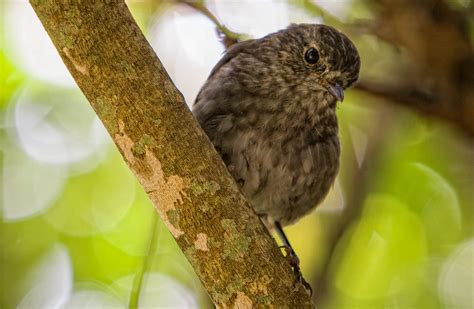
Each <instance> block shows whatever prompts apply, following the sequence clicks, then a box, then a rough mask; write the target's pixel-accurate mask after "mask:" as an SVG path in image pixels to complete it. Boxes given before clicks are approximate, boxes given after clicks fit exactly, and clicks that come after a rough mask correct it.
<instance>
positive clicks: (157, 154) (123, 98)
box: [30, 0, 312, 308]
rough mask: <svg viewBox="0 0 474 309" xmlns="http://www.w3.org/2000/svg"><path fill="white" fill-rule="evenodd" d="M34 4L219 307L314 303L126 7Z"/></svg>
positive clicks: (100, 3) (37, 1)
mask: <svg viewBox="0 0 474 309" xmlns="http://www.w3.org/2000/svg"><path fill="white" fill-rule="evenodd" d="M30 2H31V5H32V6H33V8H34V10H35V11H36V14H37V15H38V17H39V18H40V20H41V22H42V23H43V25H44V27H45V29H46V31H47V32H48V34H49V36H50V37H51V39H52V41H53V43H54V45H55V46H56V49H57V50H58V52H59V54H60V56H61V57H62V59H63V61H64V63H65V64H66V66H67V68H68V69H69V71H70V72H71V74H72V76H73V77H74V79H75V80H76V82H77V84H78V85H79V87H80V88H81V90H82V92H83V93H84V94H85V96H86V97H87V99H88V100H89V102H90V103H91V105H92V107H93V108H94V110H95V111H96V113H97V115H98V116H99V118H100V119H101V120H102V122H103V123H104V125H105V127H106V128H107V130H108V132H109V133H110V135H111V137H112V138H113V140H114V142H115V144H116V145H117V147H118V149H119V150H120V152H121V154H122V156H123V158H124V160H125V161H126V162H127V164H128V165H129V167H130V168H131V170H132V171H133V172H134V173H135V175H136V176H137V178H138V180H139V181H140V183H141V185H142V186H143V187H144V189H145V191H146V192H147V194H148V196H149V198H150V199H151V201H152V202H153V204H154V205H155V208H156V210H157V211H158V213H159V214H160V216H161V218H162V220H163V221H164V222H165V224H166V226H167V227H168V229H169V230H170V232H171V234H172V235H173V236H174V238H175V239H176V241H177V243H178V245H179V246H180V248H181V250H182V251H183V252H184V254H185V255H186V257H187V258H188V260H189V261H190V263H191V265H192V266H193V268H194V269H195V271H196V273H197V275H198V276H199V278H200V280H201V282H202V283H203V285H204V287H205V288H206V290H207V291H208V292H209V295H210V297H211V299H212V300H213V302H214V303H215V304H216V305H217V306H219V307H227V306H234V307H238V308H249V307H250V306H252V305H254V306H270V305H277V306H278V307H289V308H300V307H308V306H311V305H312V304H311V300H310V297H309V295H308V294H307V292H306V291H305V289H304V287H303V286H302V285H301V284H297V285H296V286H295V285H294V276H293V272H292V270H291V267H290V266H289V264H288V263H287V262H286V260H285V259H284V257H283V256H282V254H281V252H280V250H279V248H278V247H277V245H276V243H275V241H274V240H273V239H272V238H271V236H270V235H269V233H268V232H267V230H266V229H265V227H264V226H263V224H262V223H261V221H260V220H259V218H258V217H257V216H256V214H255V213H254V212H253V210H252V209H251V208H250V207H249V205H248V203H247V202H246V201H245V199H244V198H243V196H242V195H241V194H240V191H239V189H238V187H237V185H236V184H235V182H234V181H233V179H232V178H231V176H230V174H229V173H228V171H227V169H226V167H225V165H224V164H223V162H222V160H221V159H220V157H219V155H218V154H217V152H216V151H215V150H214V148H213V147H212V145H211V144H210V142H209V140H208V139H207V137H206V135H205V134H204V133H203V131H202V130H201V128H200V127H199V125H198V123H197V122H196V121H195V119H194V117H193V116H192V114H191V113H190V112H189V110H188V108H187V106H186V104H185V102H184V99H183V96H182V95H181V94H180V93H179V91H178V90H177V89H176V88H175V86H174V85H173V83H172V82H171V81H170V78H169V76H168V74H167V73H166V71H165V69H164V68H163V66H162V64H161V63H160V61H159V59H158V58H157V57H156V55H155V53H154V51H153V49H152V48H151V46H150V45H149V44H148V42H147V41H146V39H145V37H144V36H143V34H142V32H141V31H140V29H139V28H138V26H137V24H136V23H135V21H134V20H133V17H132V16H131V14H130V12H129V10H128V8H127V6H126V5H125V3H124V2H123V1H108V2H103V1H91V2H87V4H86V3H79V2H74V1H72V2H66V1H40V0H31V1H30Z"/></svg>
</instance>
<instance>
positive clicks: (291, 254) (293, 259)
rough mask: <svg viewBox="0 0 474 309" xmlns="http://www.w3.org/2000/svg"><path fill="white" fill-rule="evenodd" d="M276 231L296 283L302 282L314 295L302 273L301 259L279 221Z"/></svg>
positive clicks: (276, 224)
mask: <svg viewBox="0 0 474 309" xmlns="http://www.w3.org/2000/svg"><path fill="white" fill-rule="evenodd" d="M275 229H276V231H277V233H278V236H279V237H280V239H281V241H282V242H283V246H281V247H280V248H283V249H285V253H286V256H285V258H286V260H287V261H288V263H290V265H291V267H292V268H293V272H294V274H295V283H296V282H300V283H301V284H303V286H304V287H305V288H306V289H307V290H309V292H310V294H313V289H312V288H311V286H310V285H309V283H308V282H306V280H304V278H303V274H302V273H301V269H300V259H299V258H298V256H297V255H296V252H295V250H293V247H291V244H290V241H289V240H288V238H287V237H286V235H285V232H284V231H283V228H282V227H281V224H280V222H278V221H276V222H275Z"/></svg>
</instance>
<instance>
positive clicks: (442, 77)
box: [0, 0, 474, 308]
mask: <svg viewBox="0 0 474 309" xmlns="http://www.w3.org/2000/svg"><path fill="white" fill-rule="evenodd" d="M127 4H128V5H129V7H130V9H131V11H132V14H133V15H134V17H135V19H136V20H137V22H138V23H139V24H140V27H141V28H142V30H143V32H144V33H145V34H146V36H147V38H148V40H149V41H150V43H151V44H152V45H153V47H154V49H155V51H156V53H157V55H158V56H159V58H160V59H161V61H162V62H163V64H164V66H165V68H166V69H167V70H168V72H169V74H170V75H171V78H172V79H173V81H174V82H175V84H176V86H177V87H178V88H179V89H180V90H181V91H182V93H183V94H184V96H185V98H186V101H187V102H188V104H189V105H191V104H192V102H193V101H194V98H195V96H196V94H197V92H198V90H199V89H200V87H201V85H202V84H203V83H204V81H205V79H206V78H207V75H208V74H209V72H210V70H211V68H212V67H213V65H214V64H215V63H216V62H217V61H218V60H219V58H220V57H221V56H222V53H223V51H224V50H225V47H224V45H223V44H222V42H221V41H222V35H219V34H218V32H217V31H216V25H215V23H214V22H213V21H211V19H209V18H208V17H206V16H205V14H203V11H204V10H203V8H208V9H209V11H210V13H211V14H212V15H213V16H215V17H217V19H218V20H219V21H220V22H221V23H222V24H223V25H225V26H226V27H227V28H228V29H230V30H232V31H234V32H236V33H241V34H245V35H246V36H248V37H261V36H263V35H266V34H268V33H270V32H273V31H276V30H279V29H282V28H284V27H286V26H287V25H289V24H290V23H302V22H305V23H321V22H324V23H328V24H331V25H333V26H335V27H337V28H338V29H341V30H342V31H344V32H345V33H346V34H347V35H348V36H350V38H351V39H352V40H353V41H354V42H355V44H356V45H357V47H358V49H359V52H360V54H361V59H362V69H361V83H360V84H359V85H358V86H357V87H356V88H355V89H353V90H349V91H347V92H346V99H345V100H344V103H342V104H340V105H339V107H338V115H339V120H340V136H341V140H342V157H341V159H342V165H341V169H340V173H339V176H338V179H337V181H336V183H335V185H334V186H333V188H332V190H331V192H330V194H329V195H328V197H327V198H326V200H325V201H324V203H323V204H322V205H321V206H320V207H319V208H318V209H317V210H316V211H314V212H313V213H312V214H311V215H309V216H307V217H305V218H304V219H302V220H301V221H300V222H298V223H297V224H296V225H294V226H291V227H288V228H287V233H288V236H289V238H290V240H291V242H292V243H293V246H294V248H295V251H296V252H297V253H298V255H299V257H300V260H301V265H302V270H303V274H304V276H305V278H306V280H307V281H308V282H310V283H311V284H312V286H313V290H314V291H315V293H314V298H315V300H316V302H317V304H318V307H319V308H474V237H473V235H474V213H473V212H474V207H473V206H474V190H473V189H474V143H473V139H472V136H473V133H474V132H473V130H472V126H471V127H470V128H469V121H470V120H472V122H473V123H474V119H469V118H468V117H470V114H469V113H468V112H469V108H467V109H466V110H467V112H466V113H467V114H466V113H464V112H461V113H460V114H461V117H465V118H466V119H467V120H468V121H467V122H466V119H464V120H459V119H460V118H459V119H458V118H456V117H455V116H452V115H451V116H450V113H451V112H453V111H458V110H461V111H463V109H462V108H464V107H465V106H472V104H473V101H474V95H473V93H472V91H473V83H472V81H473V80H474V79H473V78H472V74H473V71H471V68H473V67H472V64H473V63H474V60H473V58H472V42H473V33H474V31H473V30H474V17H473V15H474V14H472V13H473V4H472V2H471V0H446V1H441V0H439V1H438V0H420V1H408V0H400V1H383V0H380V1H373V0H338V1H333V0H318V1H316V0H314V1H310V0H307V1H303V0H295V1H292V0H288V1H284V0H274V1H271V0H268V1H264V0H257V1H256V0H241V1H236V0H235V1H233V0H227V1H226V0H222V1H217V0H215V1H211V0H209V1H205V2H193V3H192V4H193V5H187V4H185V3H177V2H172V1H156V0H154V1H152V0H141V1H138V0H135V1H128V2H127ZM0 12H1V17H0V18H1V23H0V33H1V37H0V46H1V50H0V291H1V292H0V308H15V307H18V308H126V307H134V306H135V305H136V304H137V303H138V307H139V308H152V307H157V308H159V307H167V308H212V307H213V306H212V303H211V302H210V301H209V298H208V296H207V295H206V293H205V291H204V290H203V289H202V287H201V284H200V282H199V280H198V279H197V277H196V275H195V274H194V272H193V270H192V268H191V267H190V266H189V264H188V262H187V261H186V259H185V258H184V256H183V254H182V253H181V251H180V250H179V248H178V247H177V245H176V244H175V242H174V240H173V238H172V236H171V235H170V234H169V232H168V231H167V229H166V227H165V226H164V225H163V224H162V222H161V221H160V219H159V218H158V216H157V214H156V213H155V211H154V209H153V207H152V205H151V203H150V202H149V200H148V199H147V196H146V195H145V193H144V192H143V189H142V188H141V187H140V186H139V184H138V182H137V181H136V180H135V179H134V177H133V175H132V174H131V172H130V171H129V170H128V168H127V167H126V165H125V164H124V162H123V161H122V159H121V157H120V155H119V153H118V151H117V150H116V148H115V146H114V145H113V143H112V141H111V139H110V137H109V136H108V134H107V132H106V131H105V129H104V128H103V126H102V124H101V123H100V121H99V120H98V119H97V117H96V116H95V114H94V112H93V110H92V108H91V107H90V105H89V104H88V102H87V101H86V99H85V98H84V96H83V95H82V93H81V92H80V91H79V89H78V88H77V86H76V84H75V83H74V81H73V80H72V78H71V76H70V75H69V73H68V71H67V70H66V68H65V66H64V65H63V63H62V62H61V60H60V58H59V56H58V54H57V52H56V50H55V49H54V47H53V45H52V43H51V41H50V40H49V38H48V36H47V34H46V32H45V31H44V29H43V27H42V25H41V24H40V22H39V20H38V18H37V17H36V15H35V13H34V12H33V10H32V8H31V7H30V5H29V4H28V2H27V1H21V0H19V1H14V0H4V1H1V2H0ZM227 34H228V35H233V34H232V33H231V32H230V31H229V32H228V33H227ZM453 67H455V68H456V70H454V71H453V70H452V68H453ZM452 72H455V74H454V73H452ZM456 87H459V88H456ZM430 102H431V103H432V102H442V106H444V107H445V109H442V110H438V111H436V110H435V111H434V112H433V110H431V107H433V106H434V105H429V103H430ZM423 104H427V106H428V107H426V108H425V107H423V106H424V105H423ZM420 106H421V107H420ZM471 111H472V110H471ZM427 114H430V115H434V117H431V116H430V117H426V115H427ZM446 119H447V120H446ZM463 121H464V122H465V123H464V124H463V123H462V122H463ZM466 123H467V125H466Z"/></svg>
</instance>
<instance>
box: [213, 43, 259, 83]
mask: <svg viewBox="0 0 474 309" xmlns="http://www.w3.org/2000/svg"><path fill="white" fill-rule="evenodd" d="M258 41H259V40H247V41H243V42H240V43H237V44H234V45H232V46H231V47H230V48H229V49H228V50H227V51H226V53H225V55H224V57H222V58H221V60H219V62H217V64H216V65H215V66H214V68H213V69H212V71H211V74H209V77H208V78H211V76H212V75H214V73H216V72H217V71H218V70H219V69H220V68H221V67H222V66H223V65H224V64H226V63H227V62H229V61H230V60H232V58H234V57H236V56H237V55H238V54H240V53H246V52H252V51H253V50H255V49H256V48H257V46H258Z"/></svg>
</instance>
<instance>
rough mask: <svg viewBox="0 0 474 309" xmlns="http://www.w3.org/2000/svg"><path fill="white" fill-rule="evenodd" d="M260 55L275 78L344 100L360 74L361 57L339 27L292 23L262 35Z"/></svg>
mask: <svg viewBox="0 0 474 309" xmlns="http://www.w3.org/2000/svg"><path fill="white" fill-rule="evenodd" d="M260 49H261V51H260V53H261V54H260V57H262V59H263V61H264V62H265V63H268V64H269V65H270V66H271V67H273V68H274V69H270V70H271V71H274V74H275V78H276V79H278V80H279V81H280V82H282V83H285V84H286V85H289V86H290V87H298V88H299V89H306V90H308V91H326V92H328V93H330V94H332V95H333V96H334V97H335V98H336V100H339V101H342V100H343V98H344V89H346V88H347V87H349V86H350V85H351V84H352V83H354V82H355V81H356V80H357V78H358V76H359V68H360V58H359V54H358V52H357V49H356V47H355V46H354V44H353V43H352V42H351V41H350V40H349V39H348V38H347V37H346V36H345V35H344V34H343V33H341V32H339V31H337V30H336V29H334V28H332V27H329V26H325V25H316V24H298V25H297V24H292V25H290V26H289V27H288V28H286V29H284V30H281V31H279V32H276V33H273V34H270V35H268V36H267V37H265V38H263V39H262V44H261V45H260Z"/></svg>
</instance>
